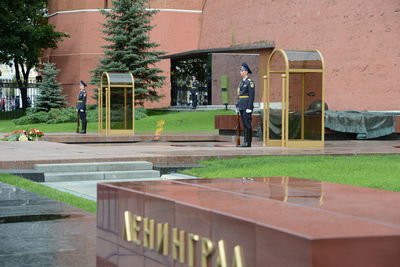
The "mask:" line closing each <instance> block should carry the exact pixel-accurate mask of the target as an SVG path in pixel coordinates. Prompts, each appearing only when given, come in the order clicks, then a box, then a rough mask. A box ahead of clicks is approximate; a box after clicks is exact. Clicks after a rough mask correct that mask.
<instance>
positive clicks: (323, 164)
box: [183, 155, 400, 192]
mask: <svg viewBox="0 0 400 267" xmlns="http://www.w3.org/2000/svg"><path fill="white" fill-rule="evenodd" d="M200 164H202V165H203V166H204V168H194V169H189V170H185V171H183V173H185V174H189V175H193V176H197V177H205V178H224V177H272V176H291V177H299V178H309V179H314V180H321V181H328V182H334V183H340V184H348V185H356V186H362V187H371V188H378V189H385V190H391V191H397V192H400V155H360V156H263V157H242V158H234V159H227V160H207V161H202V162H200Z"/></svg>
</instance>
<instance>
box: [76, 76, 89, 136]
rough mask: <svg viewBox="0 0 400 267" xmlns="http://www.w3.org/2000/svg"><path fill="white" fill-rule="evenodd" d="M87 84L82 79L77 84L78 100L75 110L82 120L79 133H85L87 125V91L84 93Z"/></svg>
mask: <svg viewBox="0 0 400 267" xmlns="http://www.w3.org/2000/svg"><path fill="white" fill-rule="evenodd" d="M86 87H87V85H86V83H84V82H83V81H81V82H80V84H79V88H80V91H79V95H78V101H77V103H76V110H77V111H78V115H79V118H80V119H81V121H82V131H80V132H79V133H80V134H85V133H86V126H87V121H86V98H87V93H86V89H85V88H86Z"/></svg>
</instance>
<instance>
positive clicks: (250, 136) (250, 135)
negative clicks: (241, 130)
mask: <svg viewBox="0 0 400 267" xmlns="http://www.w3.org/2000/svg"><path fill="white" fill-rule="evenodd" d="M246 131H247V135H246V137H247V147H251V139H252V137H253V129H251V128H250V129H246Z"/></svg>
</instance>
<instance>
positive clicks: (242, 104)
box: [236, 77, 256, 110]
mask: <svg viewBox="0 0 400 267" xmlns="http://www.w3.org/2000/svg"><path fill="white" fill-rule="evenodd" d="M255 89H256V87H255V85H254V82H253V81H252V80H251V79H250V78H248V77H247V78H246V79H245V80H242V81H241V82H240V84H239V88H238V95H239V97H238V103H237V105H236V106H237V108H238V109H239V110H246V109H251V110H253V108H254V106H253V103H254V95H255V93H254V92H255Z"/></svg>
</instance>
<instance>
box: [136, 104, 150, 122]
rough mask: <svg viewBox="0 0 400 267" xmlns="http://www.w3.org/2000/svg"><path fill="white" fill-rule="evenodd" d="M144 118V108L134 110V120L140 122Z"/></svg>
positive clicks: (145, 114) (145, 112)
mask: <svg viewBox="0 0 400 267" xmlns="http://www.w3.org/2000/svg"><path fill="white" fill-rule="evenodd" d="M145 117H147V111H146V109H145V108H142V107H140V108H136V109H135V120H140V119H142V118H145Z"/></svg>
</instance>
